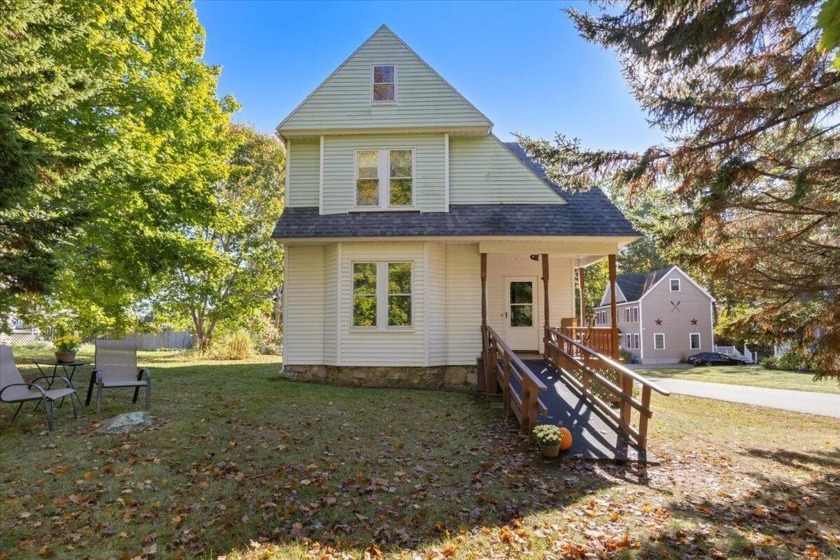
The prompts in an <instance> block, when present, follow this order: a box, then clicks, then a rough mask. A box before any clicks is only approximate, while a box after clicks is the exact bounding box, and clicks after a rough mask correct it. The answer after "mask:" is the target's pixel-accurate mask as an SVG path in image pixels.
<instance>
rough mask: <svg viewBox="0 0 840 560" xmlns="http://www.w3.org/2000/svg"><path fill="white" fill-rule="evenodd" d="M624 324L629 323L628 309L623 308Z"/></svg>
mask: <svg viewBox="0 0 840 560" xmlns="http://www.w3.org/2000/svg"><path fill="white" fill-rule="evenodd" d="M624 322H625V323H629V322H630V308H629V307H625V308H624Z"/></svg>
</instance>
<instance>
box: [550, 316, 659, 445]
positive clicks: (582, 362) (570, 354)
mask: <svg viewBox="0 0 840 560" xmlns="http://www.w3.org/2000/svg"><path fill="white" fill-rule="evenodd" d="M544 357H545V359H546V361H548V362H549V363H550V364H551V365H553V366H554V367H555V368H556V369H557V370H558V371H559V372H560V373H561V375H563V377H564V378H565V379H566V380H567V381H568V382H569V384H571V385H572V386H573V387H574V388H575V389H577V390H578V391H579V392H580V393H581V394H582V395H583V396H584V398H586V399H587V400H588V401H589V402H590V403H592V405H593V406H594V407H596V408H597V409H598V410H599V411H601V412H602V413H603V414H604V415H605V416H606V417H607V418H609V419H611V420H612V421H614V422H615V423H616V424H617V426H618V427H619V429H621V431H623V432H624V433H626V434H627V435H628V436H630V437H631V438H632V439H633V440H634V441H635V442H636V443H637V444H638V445H639V447H641V448H642V449H646V448H647V430H648V422H649V421H650V418H651V416H652V415H653V411H652V410H651V409H650V398H651V392H652V391H656V392H657V393H660V394H662V395H670V393H669V392H668V391H665V390H663V389H660V388H659V387H656V386H655V385H652V384H651V383H650V382H649V381H648V380H647V379H645V378H644V377H642V376H640V375H638V374H637V373H635V372H633V371H631V370H629V369H627V368H626V367H624V366H623V365H621V364H620V363H618V362H616V361H615V360H613V359H612V358H609V357H607V356H606V355H604V354H602V353H599V352H597V351H595V350H593V349H591V348H588V347H587V346H585V345H583V344H582V343H581V342H580V341H578V340H575V339H574V338H572V337H570V336H567V335H566V334H565V333H564V332H562V331H561V329H558V328H554V327H546V328H545V354H544ZM638 393H640V395H641V400H639V399H638V398H637V394H638ZM612 404H616V405H617V406H618V408H617V411H616V409H615V408H613V406H612Z"/></svg>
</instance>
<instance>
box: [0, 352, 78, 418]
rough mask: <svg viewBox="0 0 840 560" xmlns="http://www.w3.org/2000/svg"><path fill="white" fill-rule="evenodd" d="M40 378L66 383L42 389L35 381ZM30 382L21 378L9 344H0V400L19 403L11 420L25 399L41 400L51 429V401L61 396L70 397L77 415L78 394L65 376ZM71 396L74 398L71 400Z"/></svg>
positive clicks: (75, 415)
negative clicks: (61, 387)
mask: <svg viewBox="0 0 840 560" xmlns="http://www.w3.org/2000/svg"><path fill="white" fill-rule="evenodd" d="M41 379H44V380H48V381H49V382H50V383H52V380H53V379H61V380H63V381H64V382H65V383H67V387H66V388H64V389H51V388H49V385H48V386H47V387H48V388H47V389H44V388H43V387H41V386H40V385H38V384H36V383H35V381H39V380H41ZM32 381H33V382H32V383H27V382H26V381H24V380H23V376H21V374H20V370H19V369H18V368H17V366H16V365H15V358H14V356H13V355H12V349H11V347H9V346H5V345H0V402H7V403H15V402H17V403H20V404H19V405H18V407H17V410H16V411H15V414H14V416H12V422H14V421H15V418H17V415H18V413H19V412H20V409H21V408H22V407H23V404H24V403H25V402H26V401H35V400H38V401H40V400H43V401H44V409H45V410H46V411H47V427H48V428H49V429H50V431H52V429H53V418H54V417H55V408H54V406H53V403H54V402H55V401H56V400H58V399H61V398H64V397H70V404H72V405H73V418H78V417H79V412H78V409H77V408H76V401H77V400H79V395H77V394H76V389H75V388H73V384H72V383H71V382H70V380H69V379H67V378H66V377H60V376H55V377H51V376H41V377H37V378H35V379H33V380H32ZM73 397H75V398H76V400H73Z"/></svg>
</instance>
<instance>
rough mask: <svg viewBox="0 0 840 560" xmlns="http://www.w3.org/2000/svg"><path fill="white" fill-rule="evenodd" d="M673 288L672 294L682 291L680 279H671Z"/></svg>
mask: <svg viewBox="0 0 840 560" xmlns="http://www.w3.org/2000/svg"><path fill="white" fill-rule="evenodd" d="M669 284H670V286H671V291H672V292H679V291H680V279H679V278H671V280H670V282H669Z"/></svg>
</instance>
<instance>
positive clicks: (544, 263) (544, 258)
mask: <svg viewBox="0 0 840 560" xmlns="http://www.w3.org/2000/svg"><path fill="white" fill-rule="evenodd" d="M540 258H541V260H542V280H543V294H544V298H543V315H544V316H545V326H546V328H548V327H550V326H551V317H550V312H549V307H548V255H546V254H543V255H542V256H541V257H540ZM543 335H545V333H543Z"/></svg>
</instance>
